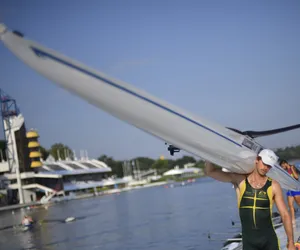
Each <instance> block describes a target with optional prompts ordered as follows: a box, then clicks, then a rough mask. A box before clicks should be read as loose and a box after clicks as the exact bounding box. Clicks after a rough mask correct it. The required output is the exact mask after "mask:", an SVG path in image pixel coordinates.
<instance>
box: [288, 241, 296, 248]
mask: <svg viewBox="0 0 300 250" xmlns="http://www.w3.org/2000/svg"><path fill="white" fill-rule="evenodd" d="M286 248H287V250H296V247H295V245H294V242H291V243H287V245H286Z"/></svg>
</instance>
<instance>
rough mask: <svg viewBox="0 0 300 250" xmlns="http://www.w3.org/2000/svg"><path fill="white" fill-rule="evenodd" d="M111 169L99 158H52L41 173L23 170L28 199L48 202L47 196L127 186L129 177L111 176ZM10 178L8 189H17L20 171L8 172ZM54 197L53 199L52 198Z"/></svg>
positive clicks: (44, 164) (23, 186)
mask: <svg viewBox="0 0 300 250" xmlns="http://www.w3.org/2000/svg"><path fill="white" fill-rule="evenodd" d="M110 172H111V168H110V167H108V166H107V165H106V164H105V163H104V162H101V161H98V160H95V159H91V160H89V159H81V160H60V161H54V159H53V158H52V157H51V156H50V157H49V159H47V160H46V161H43V162H42V166H41V167H39V169H38V172H23V173H21V180H22V189H23V192H24V202H25V203H28V202H34V201H39V200H42V201H45V199H46V198H47V197H50V198H52V197H54V195H55V194H56V195H60V196H64V197H67V196H69V195H70V194H71V192H72V194H73V195H74V194H75V195H76V194H82V193H91V192H92V193H95V194H97V192H98V190H99V189H101V188H106V189H113V188H117V187H125V186H126V185H127V184H128V180H126V179H114V178H110V177H109V174H110ZM5 177H6V178H7V180H9V181H10V184H9V185H8V188H9V189H10V190H17V189H18V184H17V180H16V178H17V177H16V174H14V173H10V174H5ZM49 200H50V199H49Z"/></svg>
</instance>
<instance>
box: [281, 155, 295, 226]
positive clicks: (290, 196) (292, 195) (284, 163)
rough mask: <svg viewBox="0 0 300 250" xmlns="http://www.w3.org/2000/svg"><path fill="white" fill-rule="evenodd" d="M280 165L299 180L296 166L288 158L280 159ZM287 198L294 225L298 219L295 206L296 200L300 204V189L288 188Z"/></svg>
mask: <svg viewBox="0 0 300 250" xmlns="http://www.w3.org/2000/svg"><path fill="white" fill-rule="evenodd" d="M280 166H281V167H282V168H283V169H284V170H285V171H287V172H288V173H289V175H290V176H292V177H293V178H294V179H296V180H298V179H299V175H298V173H297V170H296V167H295V166H293V165H290V164H289V163H288V162H287V161H286V160H281V161H280ZM286 195H287V200H288V205H289V209H290V213H291V217H292V223H293V225H295V224H296V219H295V208H294V201H296V203H297V205H298V206H299V205H300V191H292V190H288V191H287V193H286Z"/></svg>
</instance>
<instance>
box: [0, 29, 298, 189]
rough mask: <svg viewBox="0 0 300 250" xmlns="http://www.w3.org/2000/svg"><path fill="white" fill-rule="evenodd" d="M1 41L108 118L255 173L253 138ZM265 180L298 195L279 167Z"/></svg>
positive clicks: (37, 50)
mask: <svg viewBox="0 0 300 250" xmlns="http://www.w3.org/2000/svg"><path fill="white" fill-rule="evenodd" d="M1 40H2V41H3V43H4V45H5V46H6V47H7V48H8V49H9V50H10V51H11V52H12V53H13V54H15V56H17V57H18V58H19V59H20V60H22V61H23V62H24V63H25V64H27V65H29V66H30V67H32V68H33V69H34V70H36V71H37V72H39V73H40V74H42V75H43V76H45V77H47V78H48V79H50V80H52V81H53V82H55V83H57V84H58V85H59V86H61V87H63V88H64V89H67V90H68V91H70V92H72V93H74V94H76V95H78V96H80V97H81V98H83V99H85V100H87V101H88V102H89V103H91V104H93V105H95V106H97V107H99V108H100V109H102V110H104V111H106V112H108V113H110V114H111V115H113V116H115V117H117V118H119V119H121V120H123V121H125V122H127V123H129V124H131V125H133V126H135V127H137V128H139V129H141V130H143V131H145V132H147V133H149V134H152V135H153V136H156V137H158V138H160V139H162V140H164V141H165V142H167V143H169V144H172V145H174V146H176V147H178V148H180V149H183V150H185V151H187V152H190V153H192V154H194V155H197V156H199V157H201V158H203V159H206V160H209V161H211V162H213V163H215V164H217V165H219V166H222V167H224V168H226V169H227V170H229V171H231V172H235V173H250V172H251V171H252V170H253V166H254V160H255V157H256V155H257V153H258V152H259V150H260V149H261V148H262V147H261V146H260V145H258V144H257V143H256V142H255V141H254V140H252V139H251V138H247V137H246V136H244V135H241V134H239V133H236V132H234V131H232V130H230V129H227V128H225V127H223V126H220V125H219V124H216V123H213V122H211V121H208V120H206V119H204V118H202V117H200V116H196V115H194V114H191V113H189V112H187V111H184V110H182V109H180V108H178V107H175V106H173V105H171V104H169V103H166V102H165V101H162V100H159V99H158V98H156V97H153V96H151V95H149V94H148V93H146V92H144V91H142V90H139V89H137V88H135V87H133V86H131V85H129V84H127V83H124V82H121V81H118V80H115V79H112V78H110V77H108V76H106V75H104V74H103V73H99V72H97V71H95V70H92V69H90V68H88V67H87V66H84V65H82V64H80V63H78V62H76V61H74V60H72V59H70V58H67V57H65V56H63V55H61V54H59V53H57V52H55V51H53V50H51V49H47V48H45V47H43V46H41V45H39V44H37V43H35V42H33V41H30V40H26V39H24V38H23V37H20V36H18V35H16V34H14V33H12V32H10V31H7V30H6V31H5V32H2V34H1ZM249 143H250V144H251V145H250V144H249ZM247 145H248V146H247ZM269 175H270V177H272V178H274V179H276V180H278V181H279V182H280V183H281V185H282V186H283V187H284V188H287V189H292V190H300V185H299V183H298V182H296V181H294V180H293V179H292V178H291V177H290V176H289V175H288V174H287V173H286V172H285V171H283V170H282V169H281V168H280V167H279V166H278V168H276V169H272V171H270V174H269Z"/></svg>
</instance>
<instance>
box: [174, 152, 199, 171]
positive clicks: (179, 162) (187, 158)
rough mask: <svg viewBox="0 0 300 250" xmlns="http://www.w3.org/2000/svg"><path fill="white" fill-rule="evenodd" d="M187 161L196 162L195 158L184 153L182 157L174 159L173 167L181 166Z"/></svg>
mask: <svg viewBox="0 0 300 250" xmlns="http://www.w3.org/2000/svg"><path fill="white" fill-rule="evenodd" d="M187 163H196V160H195V158H194V157H192V156H187V155H185V156H183V157H182V158H180V159H177V160H175V161H174V167H175V166H179V167H180V168H182V167H183V166H184V165H185V164H187Z"/></svg>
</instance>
